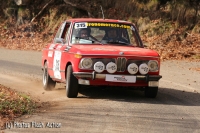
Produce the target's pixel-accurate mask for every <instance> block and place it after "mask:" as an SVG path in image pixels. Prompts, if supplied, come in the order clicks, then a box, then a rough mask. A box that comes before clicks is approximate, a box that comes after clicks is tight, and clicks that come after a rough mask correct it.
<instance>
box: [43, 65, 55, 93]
mask: <svg viewBox="0 0 200 133" xmlns="http://www.w3.org/2000/svg"><path fill="white" fill-rule="evenodd" d="M42 83H43V88H44V89H45V90H52V89H54V88H55V85H56V82H55V81H53V80H52V79H51V77H50V76H49V73H48V66H47V62H45V64H44V68H43V75H42Z"/></svg>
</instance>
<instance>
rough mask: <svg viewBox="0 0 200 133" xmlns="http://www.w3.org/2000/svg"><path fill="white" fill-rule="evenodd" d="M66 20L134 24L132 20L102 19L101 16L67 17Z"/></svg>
mask: <svg viewBox="0 0 200 133" xmlns="http://www.w3.org/2000/svg"><path fill="white" fill-rule="evenodd" d="M66 21H71V22H84V21H85V22H115V23H116V22H119V23H127V24H132V23H131V22H128V21H125V20H117V19H100V18H72V19H67V20H66Z"/></svg>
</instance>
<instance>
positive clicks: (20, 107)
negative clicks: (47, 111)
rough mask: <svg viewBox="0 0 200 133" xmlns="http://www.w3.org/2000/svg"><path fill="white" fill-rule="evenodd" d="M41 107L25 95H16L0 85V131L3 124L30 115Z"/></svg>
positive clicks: (16, 93)
mask: <svg viewBox="0 0 200 133" xmlns="http://www.w3.org/2000/svg"><path fill="white" fill-rule="evenodd" d="M40 107H41V103H40V102H37V101H35V100H33V99H32V98H31V97H30V96H29V95H27V94H25V93H18V92H15V91H13V90H12V89H10V88H7V87H5V86H3V85H1V84H0V129H4V128H5V123H6V122H8V121H12V120H14V119H15V118H17V117H19V116H21V115H25V114H32V113H33V112H35V111H36V109H38V108H40Z"/></svg>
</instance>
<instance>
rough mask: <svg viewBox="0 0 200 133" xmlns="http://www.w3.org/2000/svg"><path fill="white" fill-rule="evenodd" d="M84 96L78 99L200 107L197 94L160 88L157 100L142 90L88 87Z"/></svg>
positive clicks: (84, 90) (82, 92)
mask: <svg viewBox="0 0 200 133" xmlns="http://www.w3.org/2000/svg"><path fill="white" fill-rule="evenodd" d="M79 93H80V94H82V96H80V95H79V96H78V98H89V99H109V100H113V101H124V102H135V103H151V104H167V105H183V106H200V94H199V93H196V92H185V91H180V90H174V89H169V88H159V91H158V94H157V97H156V98H146V97H145V96H144V92H143V91H140V90H130V89H124V88H111V87H110V88H109V87H107V88H103V87H88V88H81V89H80V91H79Z"/></svg>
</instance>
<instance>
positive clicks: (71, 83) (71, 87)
mask: <svg viewBox="0 0 200 133" xmlns="http://www.w3.org/2000/svg"><path fill="white" fill-rule="evenodd" d="M78 89H79V85H78V79H77V78H76V77H75V76H74V75H73V70H72V65H69V66H68V67H67V73H66V95H67V97H68V98H75V97H77V96H78Z"/></svg>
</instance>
